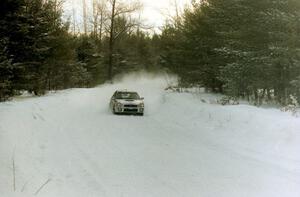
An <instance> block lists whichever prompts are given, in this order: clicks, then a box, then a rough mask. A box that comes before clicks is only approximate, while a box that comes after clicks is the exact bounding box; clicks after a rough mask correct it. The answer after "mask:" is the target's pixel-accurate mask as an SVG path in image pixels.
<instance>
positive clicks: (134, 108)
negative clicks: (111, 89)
mask: <svg viewBox="0 0 300 197" xmlns="http://www.w3.org/2000/svg"><path fill="white" fill-rule="evenodd" d="M109 106H110V109H111V110H112V112H113V113H114V114H136V115H144V108H145V105H144V98H142V97H140V96H139V94H138V93H137V92H132V91H126V90H125V91H124V90H123V91H116V92H115V93H114V94H113V96H112V97H111V99H110V104H109Z"/></svg>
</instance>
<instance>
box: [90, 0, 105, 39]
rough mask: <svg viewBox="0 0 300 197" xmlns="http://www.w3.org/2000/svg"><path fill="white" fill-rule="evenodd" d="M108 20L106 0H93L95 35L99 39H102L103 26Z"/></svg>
mask: <svg viewBox="0 0 300 197" xmlns="http://www.w3.org/2000/svg"><path fill="white" fill-rule="evenodd" d="M106 20H107V6H106V1H105V0H93V18H92V25H93V35H94V37H95V38H96V39H97V40H100V43H101V41H102V37H103V29H104V28H103V27H104V23H105V22H106Z"/></svg>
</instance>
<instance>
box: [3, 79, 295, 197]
mask: <svg viewBox="0 0 300 197" xmlns="http://www.w3.org/2000/svg"><path fill="white" fill-rule="evenodd" d="M166 79H167V78H164V77H157V78H153V77H133V76H131V77H127V78H124V79H123V80H121V81H119V82H117V83H115V84H107V85H103V86H100V87H97V88H93V89H72V90H66V91H60V92H56V93H51V94H48V95H46V96H44V97H39V98H28V97H27V98H23V99H20V98H19V99H15V100H13V101H10V102H5V103H1V104H0V196H1V197H11V196H12V197H27V196H28V197H31V196H41V197H283V196H284V197H299V196H300V119H299V118H296V117H293V116H291V115H290V114H288V113H283V112H280V110H278V109H264V108H257V107H254V106H250V105H238V106H221V105H218V104H215V102H213V101H214V100H215V99H216V97H217V96H216V95H209V94H204V93H174V92H173V93H172V92H168V91H165V90H164V89H165V88H166V86H167V85H168V84H169V83H170V81H172V80H170V79H169V80H166ZM117 89H128V90H135V91H138V92H139V93H140V94H141V96H143V97H145V106H146V112H145V116H143V117H140V116H122V115H121V116H120V115H113V114H112V113H111V112H110V110H109V108H108V103H109V99H110V97H111V95H112V94H113V92H114V91H115V90H117ZM14 182H15V184H14ZM14 185H15V188H14ZM14 190H15V191H14Z"/></svg>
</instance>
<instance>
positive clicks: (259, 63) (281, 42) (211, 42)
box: [161, 0, 300, 105]
mask: <svg viewBox="0 0 300 197" xmlns="http://www.w3.org/2000/svg"><path fill="white" fill-rule="evenodd" d="M161 42H162V48H161V50H162V52H161V55H162V59H163V60H164V61H163V62H164V66H166V67H168V68H169V69H171V70H172V71H173V72H175V73H177V74H178V75H179V76H181V79H182V80H181V84H182V85H183V86H186V85H199V86H202V87H203V86H204V87H206V88H208V89H209V90H211V91H214V92H221V93H225V94H227V95H229V96H232V97H243V98H247V99H248V100H250V101H252V102H254V103H255V104H257V105H259V104H261V102H262V101H263V100H268V101H272V100H274V101H276V102H277V103H280V104H282V105H286V104H288V103H289V102H291V99H290V98H291V97H298V99H299V98H300V94H299V90H300V89H299V79H300V78H299V76H300V64H299V63H300V62H299V61H300V56H299V55H300V53H299V52H300V50H299V49H300V2H299V1H297V0H262V1H261V0H252V1H249V0H226V1H222V0H205V1H200V2H196V1H193V4H192V8H191V9H187V10H186V11H185V12H184V14H183V15H182V16H180V17H178V18H177V19H176V20H175V21H174V23H173V24H169V25H167V26H166V27H165V28H164V30H163V32H162V35H161Z"/></svg>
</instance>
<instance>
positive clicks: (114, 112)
mask: <svg viewBox="0 0 300 197" xmlns="http://www.w3.org/2000/svg"><path fill="white" fill-rule="evenodd" d="M112 111H113V114H116V110H115V105H114V106H113V110H112Z"/></svg>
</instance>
